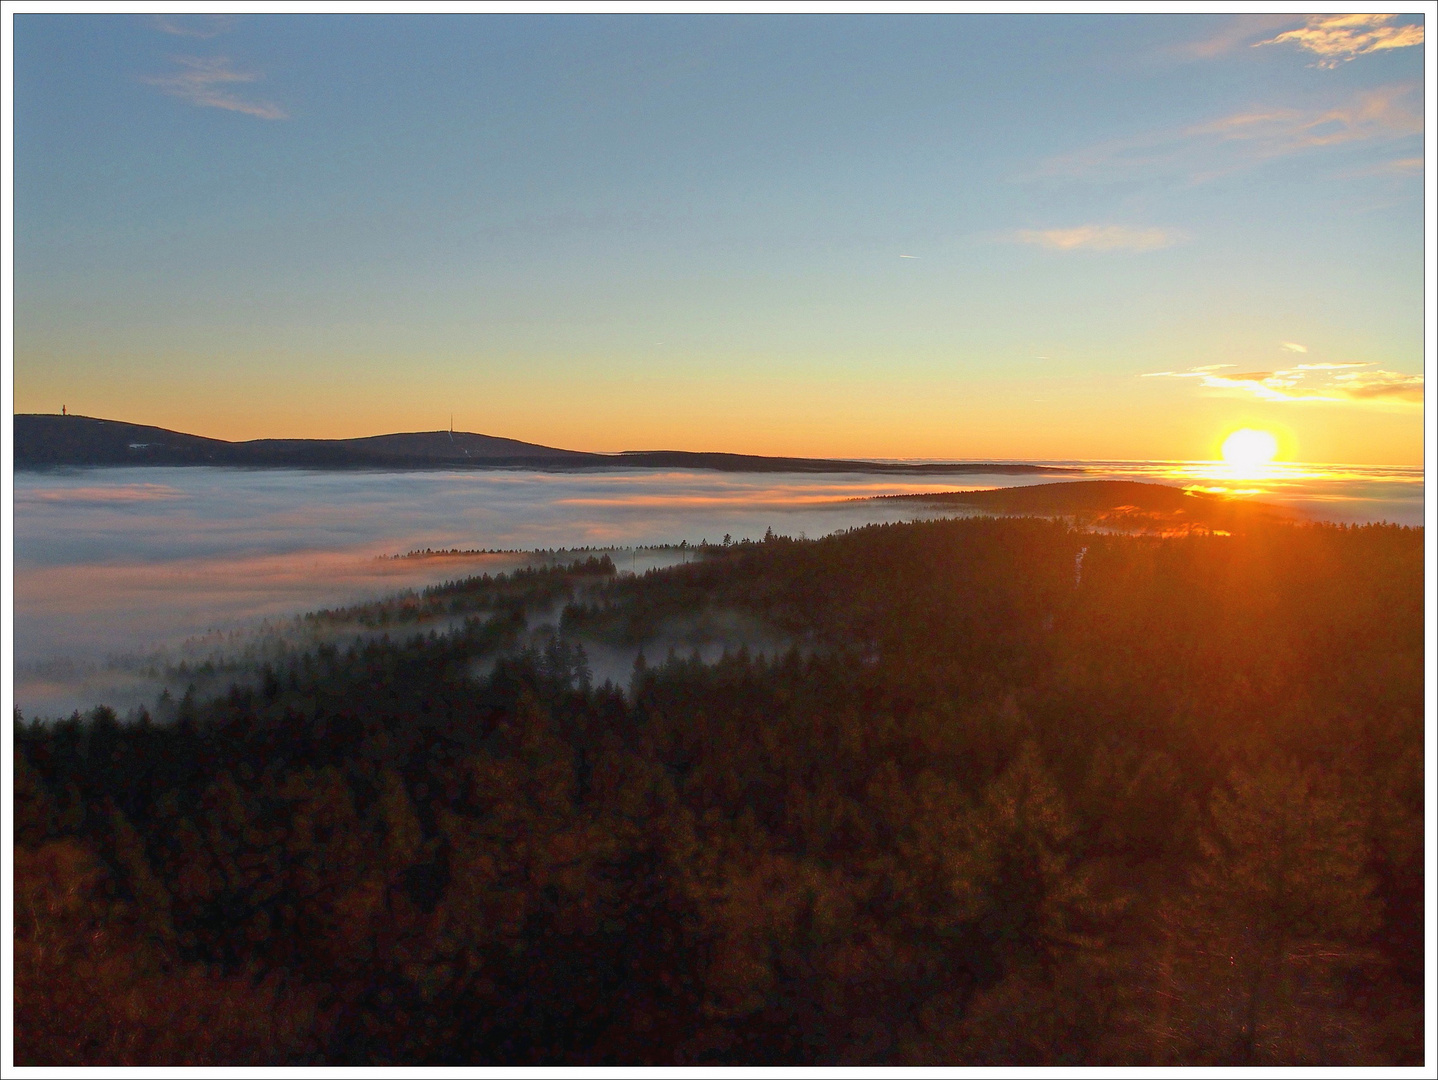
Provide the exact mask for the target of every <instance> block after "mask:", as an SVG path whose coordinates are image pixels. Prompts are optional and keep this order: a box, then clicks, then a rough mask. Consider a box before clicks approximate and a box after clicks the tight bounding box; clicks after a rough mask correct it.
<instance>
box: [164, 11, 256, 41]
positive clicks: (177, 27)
mask: <svg viewBox="0 0 1438 1080" xmlns="http://www.w3.org/2000/svg"><path fill="white" fill-rule="evenodd" d="M183 20H194V22H189V21H183ZM196 23H198V25H195V24H196ZM150 25H151V26H153V27H154V28H155V29H156V30H159V31H160V32H161V33H163V34H171V35H173V36H175V37H187V38H199V39H201V40H202V41H208V40H209V39H210V38H217V37H219V36H220V35H221V34H228V33H229V32H230V31H231V30H233V29H234V28H235V19H234V16H233V15H152V16H150Z"/></svg>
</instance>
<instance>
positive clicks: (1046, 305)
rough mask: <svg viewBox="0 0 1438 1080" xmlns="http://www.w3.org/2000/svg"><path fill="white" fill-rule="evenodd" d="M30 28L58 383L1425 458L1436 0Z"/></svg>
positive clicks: (618, 432) (29, 112)
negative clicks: (1427, 103)
mask: <svg viewBox="0 0 1438 1080" xmlns="http://www.w3.org/2000/svg"><path fill="white" fill-rule="evenodd" d="M13 25H14V39H13V40H14V67H13V77H14V85H13V94H12V95H10V97H11V99H12V101H13V136H14V174H13V175H14V236H13V242H14V276H13V299H14V327H15V329H14V408H15V411H16V412H58V411H59V410H60V408H61V406H62V405H64V406H66V407H67V408H68V409H69V411H71V412H74V413H80V414H83V415H88V416H99V417H107V418H112V419H121V420H127V421H131V422H135V423H146V424H158V425H161V426H164V427H170V428H175V429H179V430H184V431H188V432H193V433H197V434H202V435H210V436H215V437H220V438H228V439H247V438H266V437H320V438H330V437H352V436H362V435H371V434H378V433H381V432H390V431H410V430H435V429H439V428H444V427H446V426H448V424H449V423H450V421H451V416H452V417H453V424H454V427H455V428H456V429H457V430H467V431H475V432H482V433H485V434H490V435H501V436H506V437H510V438H517V439H525V440H529V441H532V442H538V443H543V444H546V445H551V446H560V447H565V448H570V449H579V450H593V451H617V450H625V449H657V448H671V449H685V450H724V451H734V452H744V453H761V454H798V455H814V456H842V457H876V458H1002V459H1037V460H1054V459H1204V458H1213V457H1216V456H1217V454H1218V448H1219V445H1220V444H1221V442H1222V440H1223V438H1224V437H1225V436H1226V435H1227V434H1228V433H1229V432H1231V431H1232V430H1233V429H1235V428H1237V427H1257V428H1262V429H1265V430H1269V431H1272V432H1274V433H1275V434H1276V435H1277V436H1278V438H1279V442H1280V455H1281V456H1282V457H1285V458H1290V459H1294V460H1304V461H1314V462H1347V463H1354V464H1371V465H1418V464H1422V461H1423V431H1422V398H1423V370H1424V368H1423V317H1424V281H1423V270H1424V250H1423V241H1424V234H1423V191H1424V172H1423V154H1424V140H1423V134H1424V117H1423V101H1424V88H1423V77H1424V76H1423V60H1424V56H1423V43H1422V42H1423V24H1422V18H1421V16H1415V15H1399V16H1386V15H1361V16H1338V15H1308V16H1305V15H1277V16H1274V15H1262V16H1259V15H1199V16H1179V15H1148V16H1091V15H1067V16H1041V15H1010V16H976V15H910V16H837V15H836V16H790V15H750V16H741V15H668V16H639V15H597V16H578V15H553V14H552V15H496V14H486V15H428V16H377V15H368V16H324V15H263V14H248V15H245V14H241V15H235V16H189V17H182V16H151V15H52V14H19V15H16V16H15V18H14V24H13Z"/></svg>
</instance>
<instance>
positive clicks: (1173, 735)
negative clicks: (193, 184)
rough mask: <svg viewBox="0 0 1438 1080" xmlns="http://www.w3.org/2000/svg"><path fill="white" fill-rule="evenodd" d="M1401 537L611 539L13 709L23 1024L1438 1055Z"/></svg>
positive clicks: (590, 1056)
mask: <svg viewBox="0 0 1438 1080" xmlns="http://www.w3.org/2000/svg"><path fill="white" fill-rule="evenodd" d="M1422 541H1423V536H1422V532H1421V530H1413V529H1402V528H1396V527H1390V526H1369V527H1363V528H1341V527H1333V526H1296V525H1285V524H1267V525H1256V526H1255V527H1254V528H1253V529H1251V530H1249V531H1247V532H1245V533H1244V534H1243V535H1234V536H1201V535H1193V536H1188V537H1180V538H1167V539H1159V538H1152V537H1138V536H1125V535H1106V534H1100V533H1095V532H1083V531H1077V530H1074V529H1072V528H1069V527H1067V526H1065V525H1063V524H1061V523H1053V522H1046V521H1038V520H1028V519H970V520H958V521H939V522H931V523H924V524H910V525H896V526H880V527H873V528H867V529H862V530H857V531H854V532H850V533H846V534H842V535H836V536H833V537H829V538H827V539H824V540H819V541H792V540H787V539H782V538H771V539H769V540H767V541H766V542H763V543H746V544H738V545H732V546H724V547H710V548H708V549H706V550H705V551H704V552H703V557H702V558H700V559H698V560H697V561H696V562H694V563H693V564H691V565H688V566H680V567H674V568H671V569H669V570H665V571H662V572H652V573H649V574H646V575H643V576H640V577H632V576H628V575H616V574H615V573H614V567H613V566H612V565H611V564H609V563H608V561H607V560H589V561H588V562H585V563H576V564H574V565H573V566H571V567H568V568H561V569H551V570H533V571H523V572H519V573H516V574H513V575H508V576H500V577H498V578H489V577H484V578H474V579H469V580H465V581H459V582H455V583H452V584H451V585H449V586H445V587H441V588H437V589H433V590H430V591H428V592H427V593H425V594H421V595H417V596H413V597H409V598H406V599H404V600H402V601H396V602H393V603H390V604H388V605H378V606H375V607H373V608H368V609H360V610H356V611H351V612H332V613H326V614H323V615H319V616H316V619H317V620H320V621H323V620H326V619H328V620H332V621H334V622H335V624H336V625H341V624H343V625H352V626H359V627H361V628H362V629H363V632H364V634H365V635H366V636H365V637H364V638H363V639H356V640H354V642H353V643H352V644H338V645H334V646H324V647H320V648H316V649H313V650H310V651H307V652H295V653H293V654H290V655H287V656H285V657H283V658H282V659H280V660H278V661H276V662H275V663H273V664H271V665H268V666H266V667H265V668H264V669H263V670H260V671H256V672H252V673H248V674H247V675H245V676H244V677H243V678H238V679H237V682H236V686H235V688H234V689H233V690H231V691H230V692H229V693H228V694H227V695H224V696H222V697H220V698H218V699H216V700H209V701H205V700H196V699H195V697H194V696H193V695H191V696H186V697H185V698H184V699H182V700H181V701H179V702H178V703H166V704H165V705H163V706H161V707H158V708H157V710H155V712H154V714H153V715H150V714H146V715H143V716H140V717H138V718H131V719H128V720H125V721H121V720H119V719H118V718H116V717H115V715H114V714H113V713H111V712H109V711H107V710H103V709H102V710H97V711H96V712H94V713H92V714H90V715H88V716H85V717H75V718H72V719H71V720H68V721H63V722H48V723H33V722H23V723H20V724H18V725H17V733H16V751H17V756H16V763H15V769H16V773H15V781H16V784H15V786H16V803H15V812H14V817H13V821H14V830H15V842H16V849H15V900H16V917H15V927H16V930H15V933H16V938H15V943H14V944H15V1026H14V1030H15V1045H16V1062H17V1064H20V1063H26V1064H40V1063H49V1064H79V1063H93V1064H101V1063H106V1064H124V1063H182V1062H183V1063H191V1064H202V1063H213V1064H221V1063H235V1064H237V1063H245V1062H250V1063H263V1062H271V1063H278V1062H302V1063H303V1062H307V1063H321V1062H323V1063H334V1064H361V1063H401V1062H404V1063H417V1062H423V1063H430V1064H452V1063H474V1064H486V1063H488V1064H497V1063H511V1064H538V1063H591V1064H600V1063H630V1064H636V1063H654V1064H661V1063H674V1064H686V1063H687V1064H705V1063H708V1064H766V1063H767V1064H780V1063H796V1064H797V1063H829V1064H839V1063H852V1064H881V1063H883V1064H952V1065H962V1064H1040V1063H1047V1064H1085V1063H1090V1064H1097V1063H1114V1064H1139V1065H1146V1064H1160V1065H1163V1064H1178V1063H1188V1064H1248V1065H1256V1064H1264V1065H1271V1064H1308V1065H1317V1064H1335V1065H1336V1064H1380V1063H1389V1064H1420V1063H1421V1062H1422V1052H1423V1045H1422V1039H1423V1011H1422V1009H1423V998H1422V994H1423V977H1424V970H1423V830H1424V806H1423V768H1424V755H1423V622H1422V602H1423V543H1422ZM546 620H547V622H546ZM547 624H552V625H553V626H554V628H555V633H554V635H553V636H552V637H548V638H547V640H545V641H544V642H543V643H537V642H536V638H535V636H534V635H535V633H536V632H537V630H536V628H537V627H540V626H543V625H547ZM702 625H709V626H722V627H729V628H731V630H732V632H733V633H735V634H739V635H740V636H745V639H746V640H750V641H751V644H752V646H753V647H752V649H747V650H746V649H738V648H736V649H733V650H731V651H730V652H729V653H728V654H727V655H726V656H725V657H724V658H722V659H720V660H718V661H717V662H712V663H704V662H701V661H700V660H699V659H697V658H696V657H693V656H691V655H688V649H687V647H684V646H682V645H681V647H680V648H679V649H678V650H677V651H676V652H675V653H672V654H671V653H670V651H669V643H671V642H675V641H687V640H689V639H690V638H692V637H693V634H694V632H695V631H694V628H695V627H696V626H702ZM735 627H737V628H740V629H738V630H733V628H735ZM681 630H682V632H681ZM685 634H688V635H689V636H690V638H686V637H685ZM638 648H642V649H643V654H642V655H643V659H641V660H640V661H638V662H637V663H635V665H634V667H633V670H632V674H630V675H629V677H628V679H627V680H626V681H627V685H625V686H623V687H619V686H616V685H614V684H613V683H609V682H600V680H598V679H596V678H595V677H594V676H593V674H592V671H591V658H592V657H594V656H597V655H598V654H599V653H600V652H601V651H603V652H605V653H606V655H627V654H624V653H623V650H626V649H628V650H630V651H633V650H636V649H638Z"/></svg>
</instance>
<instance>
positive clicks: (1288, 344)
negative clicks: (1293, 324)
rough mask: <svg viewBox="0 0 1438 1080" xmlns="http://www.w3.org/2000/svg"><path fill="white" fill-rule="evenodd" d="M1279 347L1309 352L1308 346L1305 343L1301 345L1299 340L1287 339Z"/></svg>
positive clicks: (1289, 350)
mask: <svg viewBox="0 0 1438 1080" xmlns="http://www.w3.org/2000/svg"><path fill="white" fill-rule="evenodd" d="M1279 348H1280V349H1285V350H1287V351H1288V352H1307V351H1308V347H1307V346H1305V345H1300V344H1298V342H1296V341H1285V342H1284V343H1283V344H1282V345H1280V346H1279Z"/></svg>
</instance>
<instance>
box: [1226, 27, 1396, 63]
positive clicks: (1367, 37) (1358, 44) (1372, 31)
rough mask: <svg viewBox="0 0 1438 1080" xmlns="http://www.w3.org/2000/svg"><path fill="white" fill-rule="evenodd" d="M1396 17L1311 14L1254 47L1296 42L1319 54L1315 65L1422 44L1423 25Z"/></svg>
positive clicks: (1300, 46)
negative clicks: (1398, 21)
mask: <svg viewBox="0 0 1438 1080" xmlns="http://www.w3.org/2000/svg"><path fill="white" fill-rule="evenodd" d="M1396 18H1398V16H1397V15H1374V14H1362V15H1310V16H1308V19H1307V21H1306V22H1305V23H1304V25H1303V26H1302V27H1301V28H1299V29H1297V30H1289V31H1287V32H1286V33H1282V34H1279V35H1278V36H1277V37H1273V38H1269V39H1268V40H1267V41H1259V42H1256V43H1255V44H1254V46H1253V47H1254V48H1259V47H1260V46H1263V45H1288V44H1292V45H1297V46H1298V47H1299V48H1300V49H1303V50H1305V51H1307V52H1311V53H1315V54H1317V55H1318V57H1319V60H1318V62H1317V63H1316V64H1314V65H1313V66H1314V67H1320V68H1336V67H1337V66H1338V65H1339V64H1344V63H1347V62H1348V61H1349V60H1352V59H1354V58H1355V57H1358V56H1363V55H1365V54H1367V53H1374V52H1379V51H1382V50H1384V49H1406V48H1410V47H1412V46H1415V45H1422V44H1423V25H1422V24H1421V23H1403V24H1401V25H1394V22H1393V20H1394V19H1396Z"/></svg>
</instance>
